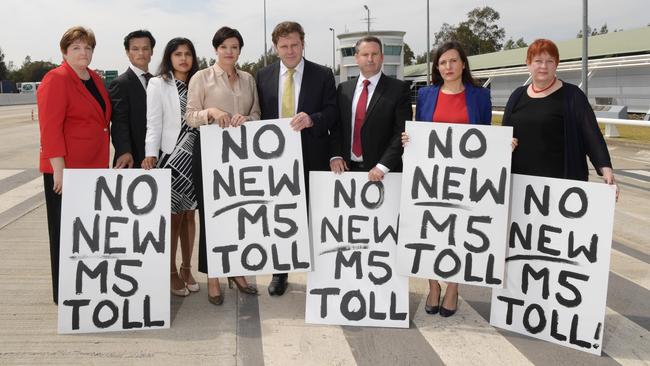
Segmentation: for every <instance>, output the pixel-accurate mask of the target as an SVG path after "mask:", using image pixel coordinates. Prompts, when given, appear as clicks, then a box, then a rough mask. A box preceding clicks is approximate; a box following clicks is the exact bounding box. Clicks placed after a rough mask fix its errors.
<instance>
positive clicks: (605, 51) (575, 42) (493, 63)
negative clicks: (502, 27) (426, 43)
mask: <svg viewBox="0 0 650 366" xmlns="http://www.w3.org/2000/svg"><path fill="white" fill-rule="evenodd" d="M556 45H557V47H558V51H559V52H560V65H559V68H558V71H560V68H563V67H564V65H563V64H564V63H568V62H567V61H576V60H578V61H579V60H581V59H582V48H581V47H582V39H580V38H574V39H570V40H566V41H560V42H556ZM526 51H527V48H526V47H523V48H518V49H514V50H507V51H499V52H492V53H486V54H482V55H476V56H470V57H469V58H468V59H469V65H470V67H471V69H472V74H473V75H474V76H476V77H488V76H496V74H498V73H497V72H496V70H495V69H501V70H500V72H501V75H505V74H506V73H507V75H513V72H514V74H516V73H519V72H517V70H516V69H515V68H516V67H517V66H521V67H522V68H523V69H526V67H525V65H526ZM640 53H646V55H640V56H641V58H640V59H639V60H637V61H639V62H642V64H645V63H646V62H647V60H644V59H643V57H646V58H648V57H650V55H648V53H650V27H643V28H638V29H632V30H627V31H620V32H612V33H607V34H601V35H597V36H590V37H589V58H590V62H589V67H590V68H591V67H592V65H595V64H594V62H595V61H596V60H593V59H598V58H604V57H607V56H609V57H615V59H616V60H620V59H621V58H620V57H616V56H622V55H631V54H632V55H634V54H640ZM599 61H600V60H599ZM577 66H578V67H579V62H578V65H577ZM573 67H576V65H575V64H574V65H573ZM612 67H617V66H616V65H614V66H612ZM504 68H507V70H508V71H506V70H503V69H504ZM517 69H518V68H517ZM487 70H491V71H492V73H489V75H488V73H487V72H486V71H487ZM525 73H528V71H527V70H525ZM426 74H427V65H426V64H418V65H412V66H407V67H405V68H404V77H405V78H408V79H417V80H419V79H420V78H419V77H420V76H424V77H425V78H426ZM483 75H485V76H483Z"/></svg>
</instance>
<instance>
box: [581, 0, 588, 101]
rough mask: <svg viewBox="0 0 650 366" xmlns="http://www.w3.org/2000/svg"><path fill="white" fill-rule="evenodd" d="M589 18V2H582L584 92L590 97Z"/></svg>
mask: <svg viewBox="0 0 650 366" xmlns="http://www.w3.org/2000/svg"><path fill="white" fill-rule="evenodd" d="M587 23H588V17H587V0H582V91H583V92H584V93H585V95H587V96H588V94H587V93H588V88H587V83H588V82H589V80H587V75H588V73H589V70H588V67H589V33H590V31H589V26H588V25H587Z"/></svg>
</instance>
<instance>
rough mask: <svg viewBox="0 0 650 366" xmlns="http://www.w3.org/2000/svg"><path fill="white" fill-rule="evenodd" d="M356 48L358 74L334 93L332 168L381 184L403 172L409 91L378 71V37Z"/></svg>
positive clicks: (380, 58) (364, 40)
mask: <svg viewBox="0 0 650 366" xmlns="http://www.w3.org/2000/svg"><path fill="white" fill-rule="evenodd" d="M354 49H355V54H354V58H355V61H356V63H357V65H358V66H359V73H360V75H359V77H358V78H354V79H351V80H348V81H346V82H343V83H341V84H340V85H339V87H338V90H337V104H338V107H339V109H338V110H339V118H338V121H337V124H336V126H335V128H334V129H333V131H332V151H331V154H332V159H331V161H330V168H331V170H332V171H333V172H335V173H338V174H340V173H342V172H344V171H346V170H352V171H364V172H368V179H369V180H371V181H379V180H382V179H383V178H384V174H386V173H387V172H389V171H397V172H400V171H401V170H402V144H401V142H400V135H401V133H402V132H403V131H404V121H406V120H411V119H412V118H413V110H412V107H411V99H410V95H409V88H408V85H407V84H406V83H404V82H403V81H400V80H397V79H394V78H391V77H389V76H386V75H384V73H383V72H382V71H381V68H382V64H383V61H384V55H383V52H382V44H381V40H379V39H378V38H377V37H372V36H367V37H364V38H362V39H360V40H359V41H357V43H356V45H355V46H354Z"/></svg>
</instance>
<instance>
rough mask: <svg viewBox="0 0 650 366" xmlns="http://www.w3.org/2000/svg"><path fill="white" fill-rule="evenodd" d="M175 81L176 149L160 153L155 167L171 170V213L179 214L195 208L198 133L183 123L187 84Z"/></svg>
mask: <svg viewBox="0 0 650 366" xmlns="http://www.w3.org/2000/svg"><path fill="white" fill-rule="evenodd" d="M175 81H176V88H177V89H178V97H179V98H180V102H181V121H180V123H181V132H180V133H179V134H178V140H176V147H174V150H173V151H172V152H171V154H165V153H163V152H162V151H161V152H160V160H158V164H157V167H158V168H163V169H171V172H172V213H174V214H179V213H182V212H183V211H187V210H194V209H196V206H197V203H196V194H195V192H194V181H193V180H192V148H193V147H194V141H196V139H197V136H198V133H199V131H198V130H197V129H196V128H192V127H190V126H188V125H187V123H185V109H186V106H187V84H185V82H183V81H181V80H175Z"/></svg>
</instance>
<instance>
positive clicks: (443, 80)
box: [402, 41, 492, 317]
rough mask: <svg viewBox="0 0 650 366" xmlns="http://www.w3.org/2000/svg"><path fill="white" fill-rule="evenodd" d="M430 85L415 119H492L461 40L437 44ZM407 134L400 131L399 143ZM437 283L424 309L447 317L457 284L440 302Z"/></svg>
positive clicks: (423, 90) (481, 121) (487, 92)
mask: <svg viewBox="0 0 650 366" xmlns="http://www.w3.org/2000/svg"><path fill="white" fill-rule="evenodd" d="M432 74H433V85H432V86H429V87H425V88H421V89H420V90H419V92H418V100H417V105H416V108H415V120H416V121H432V122H446V123H469V124H480V125H489V124H490V123H491V122H492V101H491V100H490V90H489V89H485V88H483V87H480V86H478V82H477V81H476V80H475V79H474V78H473V77H472V73H471V71H470V69H469V62H468V60H467V55H466V54H465V51H463V48H462V46H461V45H460V43H458V42H455V41H452V42H446V43H444V44H443V45H442V46H440V47H439V48H438V49H437V50H436V52H435V53H434V55H433V67H432ZM406 142H408V135H407V134H406V133H405V132H404V133H402V143H403V144H406ZM440 292H441V288H440V284H439V283H438V281H437V280H429V296H427V301H426V304H425V307H424V310H425V311H426V312H427V313H428V314H437V313H438V312H440V315H441V316H443V317H449V316H452V315H454V314H455V313H456V310H457V309H458V284H457V283H448V284H447V289H446V290H445V296H444V298H443V299H442V302H440Z"/></svg>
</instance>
